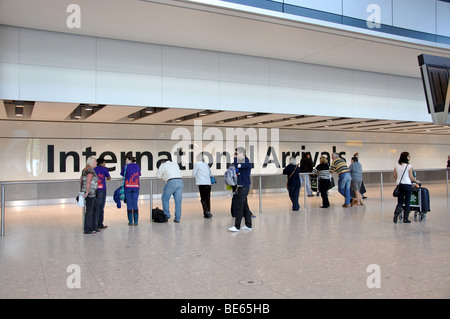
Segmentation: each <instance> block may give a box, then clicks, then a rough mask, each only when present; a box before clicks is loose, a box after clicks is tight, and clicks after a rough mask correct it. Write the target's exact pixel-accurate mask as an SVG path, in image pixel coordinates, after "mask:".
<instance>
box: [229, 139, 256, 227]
mask: <svg viewBox="0 0 450 319" xmlns="http://www.w3.org/2000/svg"><path fill="white" fill-rule="evenodd" d="M234 167H235V168H236V173H237V185H236V191H235V192H234V194H233V201H232V202H233V203H232V210H233V212H234V214H232V215H234V217H235V222H234V226H231V227H229V228H228V230H229V231H231V232H238V231H240V230H241V229H244V230H251V229H252V214H251V212H250V209H248V208H247V207H248V201H247V195H248V192H249V190H250V183H251V181H250V174H251V170H252V164H251V163H250V160H249V159H248V157H247V156H246V155H245V148H243V147H238V148H237V149H236V156H235V157H234ZM242 218H244V219H245V225H244V226H243V227H242V228H241V221H242Z"/></svg>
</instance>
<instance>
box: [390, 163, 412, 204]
mask: <svg viewBox="0 0 450 319" xmlns="http://www.w3.org/2000/svg"><path fill="white" fill-rule="evenodd" d="M408 165H409V164H406V167H405V170H404V171H403V174H402V177H401V178H400V182H399V183H398V184H397V185H396V186H395V188H394V192H393V193H392V196H394V197H399V196H400V187H399V186H400V183H401V182H402V179H403V175H405V172H406V169H407V168H408Z"/></svg>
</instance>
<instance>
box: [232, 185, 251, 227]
mask: <svg viewBox="0 0 450 319" xmlns="http://www.w3.org/2000/svg"><path fill="white" fill-rule="evenodd" d="M248 191H249V187H248V186H242V187H237V188H236V192H235V193H234V195H233V201H232V207H231V208H232V210H233V212H234V214H233V215H234V217H235V218H236V219H235V223H234V225H235V227H236V228H237V229H240V228H241V221H242V217H244V219H245V226H247V227H248V228H252V213H251V211H250V209H249V207H248V202H247V195H248Z"/></svg>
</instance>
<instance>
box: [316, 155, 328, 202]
mask: <svg viewBox="0 0 450 319" xmlns="http://www.w3.org/2000/svg"><path fill="white" fill-rule="evenodd" d="M315 170H316V171H317V174H318V175H319V176H318V178H317V181H318V183H319V187H318V189H319V193H320V196H321V197H322V206H320V208H328V207H330V201H329V200H328V190H329V189H330V188H331V174H330V166H329V165H328V160H327V158H326V156H323V155H322V156H321V157H320V164H319V165H317V166H316V168H315Z"/></svg>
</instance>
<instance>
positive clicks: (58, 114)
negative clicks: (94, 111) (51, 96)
mask: <svg viewBox="0 0 450 319" xmlns="http://www.w3.org/2000/svg"><path fill="white" fill-rule="evenodd" d="M78 105H79V103H53V102H36V103H34V108H33V113H31V119H32V120H36V121H64V120H65V119H66V118H67V117H68V116H69V115H70V113H72V112H73V110H74V109H75V108H76V107H77V106H78Z"/></svg>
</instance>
